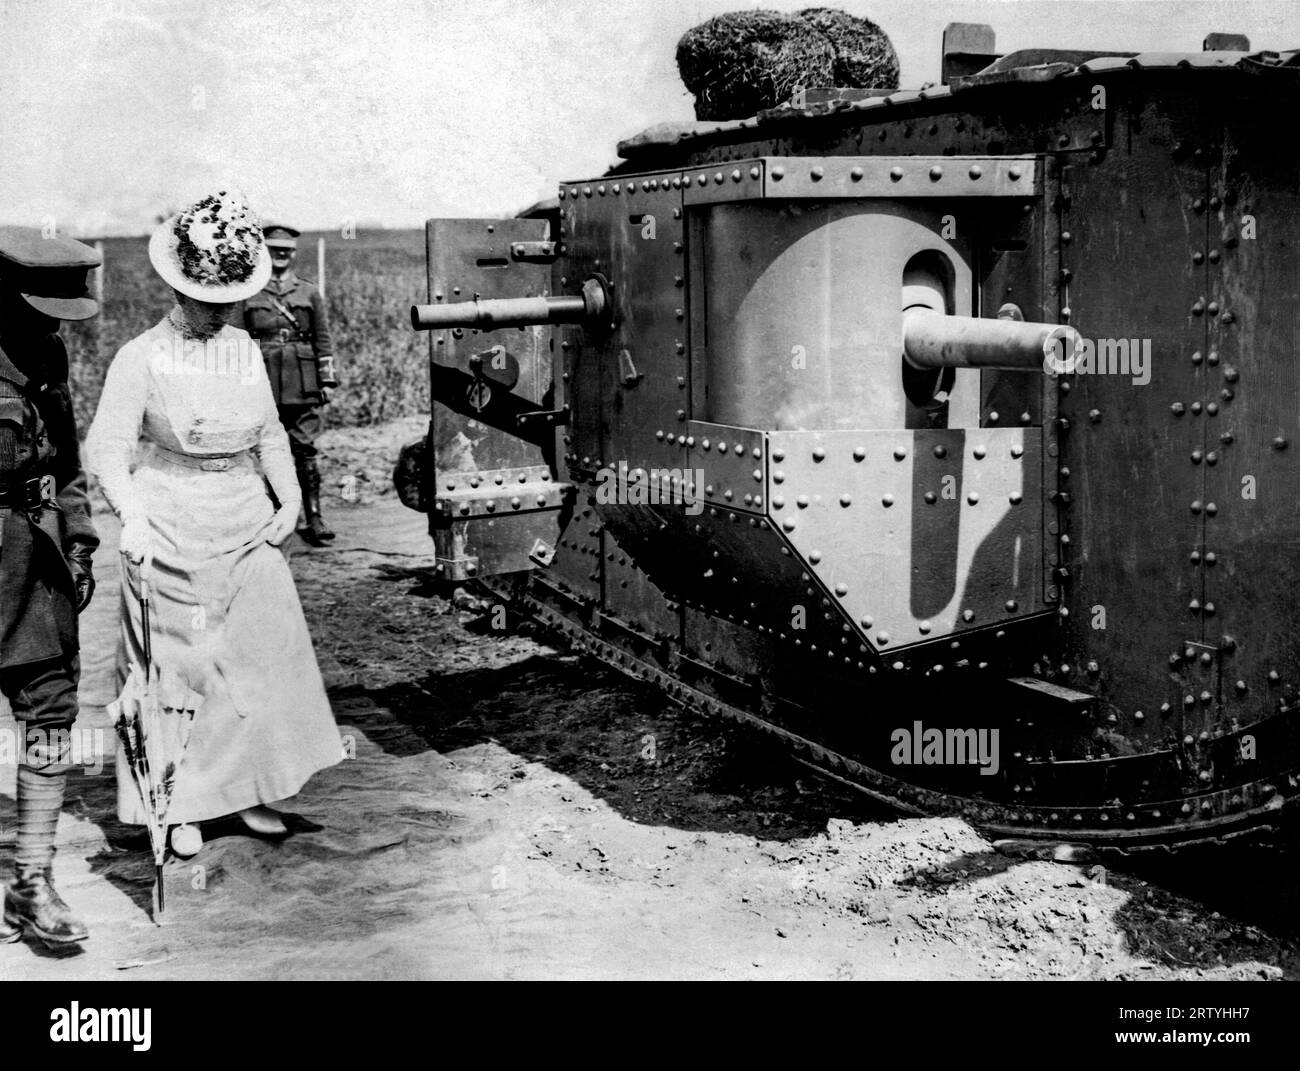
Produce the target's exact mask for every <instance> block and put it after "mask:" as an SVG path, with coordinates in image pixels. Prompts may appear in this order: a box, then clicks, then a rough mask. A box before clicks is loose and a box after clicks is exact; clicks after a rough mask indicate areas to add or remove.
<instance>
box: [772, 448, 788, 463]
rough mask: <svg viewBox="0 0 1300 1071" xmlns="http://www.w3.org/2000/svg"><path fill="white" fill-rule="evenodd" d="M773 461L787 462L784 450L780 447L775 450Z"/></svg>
mask: <svg viewBox="0 0 1300 1071" xmlns="http://www.w3.org/2000/svg"><path fill="white" fill-rule="evenodd" d="M772 460H773V461H784V460H785V451H784V450H782V449H780V448H779V447H778V448H777V449H775V450H773V451H772Z"/></svg>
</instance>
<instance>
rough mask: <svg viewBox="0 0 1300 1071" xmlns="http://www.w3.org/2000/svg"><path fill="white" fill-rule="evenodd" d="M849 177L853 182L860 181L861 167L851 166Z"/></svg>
mask: <svg viewBox="0 0 1300 1071" xmlns="http://www.w3.org/2000/svg"><path fill="white" fill-rule="evenodd" d="M849 178H851V179H852V180H853V181H854V182H860V181H861V180H862V168H860V167H855V168H853V170H851V171H850V172H849Z"/></svg>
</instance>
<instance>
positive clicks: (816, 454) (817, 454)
mask: <svg viewBox="0 0 1300 1071" xmlns="http://www.w3.org/2000/svg"><path fill="white" fill-rule="evenodd" d="M812 459H813V460H814V461H825V460H826V451H825V450H823V449H822V448H821V447H820V446H819V447H817V448H816V449H815V450H813V452H812Z"/></svg>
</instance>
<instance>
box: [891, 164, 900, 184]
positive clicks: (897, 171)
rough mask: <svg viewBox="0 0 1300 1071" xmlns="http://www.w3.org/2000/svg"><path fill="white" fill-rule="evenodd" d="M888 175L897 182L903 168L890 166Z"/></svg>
mask: <svg viewBox="0 0 1300 1071" xmlns="http://www.w3.org/2000/svg"><path fill="white" fill-rule="evenodd" d="M889 177H890V180H891V181H893V182H897V181H898V180H899V179H901V178H902V177H903V169H902V168H901V167H891V168H890V169H889Z"/></svg>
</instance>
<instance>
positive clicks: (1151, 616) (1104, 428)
mask: <svg viewBox="0 0 1300 1071" xmlns="http://www.w3.org/2000/svg"><path fill="white" fill-rule="evenodd" d="M963 30H964V31H965V32H962V31H963ZM951 38H952V40H951V42H950V46H949V47H948V49H947V53H948V54H947V55H946V57H945V76H946V79H947V84H945V85H942V86H940V87H936V88H933V89H928V90H923V91H919V92H910V93H908V92H904V93H894V94H891V95H889V96H885V97H881V96H872V95H870V94H868V93H864V92H863V91H837V90H828V91H822V92H814V91H809V92H808V93H806V94H804V95H803V98H802V99H800V100H797V101H795V102H794V103H792V104H791V105H789V106H786V107H782V108H778V109H774V110H773V111H771V112H767V113H762V114H760V115H758V116H756V117H754V118H752V119H746V120H741V121H735V122H730V123H721V124H688V125H685V126H681V127H659V128H655V129H653V130H651V131H649V132H647V133H646V134H644V135H642V136H640V137H638V138H634V139H632V140H630V141H628V142H625V143H623V144H622V145H620V146H619V151H620V155H621V157H622V158H623V162H622V163H621V164H620V165H619V166H617V167H616V168H614V169H612V170H611V171H610V172H608V173H607V174H605V175H602V176H599V177H594V178H589V179H584V180H580V181H572V182H566V183H564V184H563V185H562V186H561V188H560V189H559V191H558V196H557V198H556V199H555V200H554V201H551V202H548V203H543V204H542V205H539V206H537V207H536V208H535V209H534V210H532V211H530V212H529V213H527V214H526V215H525V216H524V217H522V218H517V219H503V220H431V221H430V222H429V225H428V251H429V294H428V300H427V303H425V304H422V305H420V306H418V307H417V308H416V309H415V310H413V322H414V323H415V325H416V326H418V327H422V328H425V329H428V330H430V331H431V341H430V346H431V374H432V381H433V391H434V396H435V398H436V399H437V400H438V401H437V404H436V405H435V411H434V413H433V414H432V421H431V425H430V432H429V437H428V439H427V440H426V441H425V442H424V443H422V444H420V446H419V448H418V449H416V450H413V451H412V452H411V453H410V454H409V455H408V456H407V457H406V458H405V459H404V464H403V466H402V467H401V471H403V472H405V473H406V476H405V477H404V478H403V479H402V481H400V482H401V483H402V492H403V496H404V498H405V499H406V500H407V501H408V503H409V504H411V505H413V506H415V507H416V508H420V509H424V510H427V511H428V513H429V515H430V530H431V533H432V535H433V537H434V539H435V541H436V543H437V547H438V555H439V559H438V560H439V564H438V569H439V572H440V574H441V575H442V576H443V577H444V578H445V579H446V580H448V581H451V582H465V581H469V580H474V581H477V582H478V583H481V584H484V585H486V586H487V587H488V588H489V589H490V590H491V591H492V592H493V593H494V596H495V597H497V598H499V599H501V600H503V601H509V602H511V603H513V604H514V605H516V606H517V607H518V608H520V609H521V611H522V612H524V613H526V614H527V615H529V616H531V617H534V618H536V619H537V620H538V621H540V622H542V623H543V624H544V625H546V626H548V627H550V628H552V629H554V630H555V631H556V632H558V633H561V634H563V635H564V636H566V637H568V639H569V640H570V641H571V642H572V643H573V645H574V646H576V647H578V648H579V649H583V650H586V651H589V652H590V653H591V654H593V655H594V656H595V657H596V658H598V659H599V660H601V661H602V662H604V663H606V664H607V665H609V666H611V667H613V668H615V669H619V670H621V671H623V672H625V673H628V674H630V675H631V676H634V677H637V678H641V679H643V680H648V681H652V682H654V683H656V684H658V685H659V686H660V687H662V689H663V690H664V692H665V694H666V695H667V696H668V697H669V698H671V699H672V700H673V701H674V702H677V703H680V704H682V705H684V706H687V707H690V708H692V709H696V710H700V711H704V712H708V713H712V714H717V715H721V716H727V717H731V718H735V719H739V720H741V721H744V722H747V723H749V724H751V725H753V726H755V727H756V728H758V729H760V730H762V731H764V732H767V733H771V734H774V735H775V736H777V737H780V738H781V739H782V740H784V741H785V742H786V743H787V744H788V745H789V747H790V749H791V752H792V754H793V755H794V756H795V757H796V758H798V759H799V760H801V761H803V762H806V763H809V764H811V765H813V766H815V767H817V768H819V769H820V770H822V771H824V772H826V773H827V774H829V775H830V776H833V777H836V778H839V779H841V780H843V781H845V782H847V783H850V784H852V785H854V786H856V787H858V788H860V789H861V790H862V791H864V792H867V793H870V794H871V795H873V796H876V797H878V798H881V799H884V800H887V801H889V802H890V803H891V804H893V805H894V806H896V807H898V808H900V809H902V810H903V811H905V812H909V813H915V814H954V815H961V816H963V817H965V818H967V819H968V820H970V821H971V822H972V823H973V824H975V825H976V826H978V827H980V828H983V829H986V830H988V831H990V832H992V833H994V834H1000V835H1013V836H1042V837H1050V838H1053V839H1058V840H1059V839H1068V840H1071V841H1079V842H1090V843H1097V844H1106V845H1112V846H1117V847H1122V848H1132V849H1137V848H1148V847H1154V846H1172V845H1178V844H1185V843H1189V842H1193V841H1201V840H1206V839H1213V838H1224V837H1230V836H1235V835H1239V834H1242V833H1246V832H1251V831H1258V830H1261V829H1271V828H1278V827H1279V826H1281V825H1283V824H1285V823H1288V822H1290V821H1291V818H1292V816H1293V814H1294V803H1295V799H1296V796H1297V794H1298V793H1300V785H1298V781H1297V775H1298V774H1300V709H1297V708H1298V705H1300V698H1297V695H1298V693H1297V688H1298V687H1300V642H1298V641H1297V635H1300V586H1298V584H1300V466H1298V464H1297V461H1298V456H1297V448H1296V443H1295V441H1294V440H1295V438H1296V434H1297V430H1298V422H1300V362H1297V361H1296V359H1295V354H1296V352H1297V350H1298V349H1300V275H1298V274H1297V271H1296V263H1295V258H1296V256H1297V252H1298V251H1300V184H1297V175H1300V144H1297V142H1296V139H1293V138H1286V137H1283V136H1281V135H1280V130H1279V127H1278V124H1277V120H1276V118H1275V117H1276V116H1279V115H1286V114H1289V113H1290V112H1291V110H1292V109H1293V108H1295V107H1296V106H1297V105H1298V104H1300V57H1298V56H1296V55H1295V54H1290V53H1284V54H1281V55H1278V54H1274V53H1251V52H1249V51H1248V46H1247V45H1246V43H1245V42H1244V41H1239V40H1236V39H1226V40H1225V39H1219V40H1215V39H1213V38H1212V39H1210V40H1209V41H1207V44H1208V45H1211V46H1214V47H1211V48H1210V49H1209V50H1207V51H1205V52H1203V53H1199V54H1139V55H1109V54H1108V55H1096V54H1089V53H1079V52H1045V51H1036V52H1033V53H1016V54H1013V55H1010V56H1005V57H997V56H996V55H995V54H993V53H992V47H991V46H992V42H991V38H990V36H989V35H982V34H981V33H980V32H974V33H973V36H972V32H971V28H970V27H966V28H955V29H954V30H953V31H951ZM963 40H964V41H965V42H966V44H965V46H964V47H962V46H960V42H961V41H963ZM972 40H974V41H975V42H976V45H975V46H974V47H972V46H971V44H970V42H971V41H972ZM1223 46H1230V47H1223Z"/></svg>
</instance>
